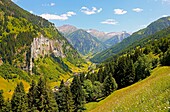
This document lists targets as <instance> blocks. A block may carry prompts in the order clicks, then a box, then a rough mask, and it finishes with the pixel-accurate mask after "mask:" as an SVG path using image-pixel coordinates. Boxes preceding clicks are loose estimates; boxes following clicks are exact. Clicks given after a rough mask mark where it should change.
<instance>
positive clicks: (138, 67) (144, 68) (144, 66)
mask: <svg viewBox="0 0 170 112" xmlns="http://www.w3.org/2000/svg"><path fill="white" fill-rule="evenodd" d="M151 68H152V62H151V60H150V58H149V57H148V56H146V55H143V56H140V57H139V58H138V60H137V61H136V62H135V74H136V76H135V81H139V80H142V79H144V78H146V77H147V76H149V75H150V71H151Z"/></svg>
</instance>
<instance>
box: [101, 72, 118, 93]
mask: <svg viewBox="0 0 170 112" xmlns="http://www.w3.org/2000/svg"><path fill="white" fill-rule="evenodd" d="M116 89H117V83H116V81H115V79H114V78H113V77H112V74H109V76H107V77H106V78H105V80H104V83H103V94H104V95H105V96H108V95H110V94H111V93H112V92H113V91H114V90H116Z"/></svg>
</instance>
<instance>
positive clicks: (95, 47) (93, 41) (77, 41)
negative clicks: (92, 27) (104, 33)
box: [67, 29, 106, 55]
mask: <svg viewBox="0 0 170 112" xmlns="http://www.w3.org/2000/svg"><path fill="white" fill-rule="evenodd" d="M67 39H68V40H69V42H70V43H71V44H72V45H73V47H74V48H75V49H77V51H79V52H80V53H81V54H83V55H86V54H89V53H91V52H92V53H96V52H99V51H102V50H104V49H106V46H105V45H104V44H103V43H102V42H100V41H99V40H98V39H97V38H96V37H94V36H92V35H91V34H90V33H88V32H86V31H84V30H82V29H79V30H77V31H75V32H73V33H71V34H69V35H68V36H67Z"/></svg>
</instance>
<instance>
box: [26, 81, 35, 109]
mask: <svg viewBox="0 0 170 112" xmlns="http://www.w3.org/2000/svg"><path fill="white" fill-rule="evenodd" d="M36 92H37V86H36V83H35V81H32V83H31V87H30V89H29V92H28V94H27V97H28V108H29V111H31V112H32V111H35V110H36V109H37V108H36V104H35V103H36V94H37V93H36Z"/></svg>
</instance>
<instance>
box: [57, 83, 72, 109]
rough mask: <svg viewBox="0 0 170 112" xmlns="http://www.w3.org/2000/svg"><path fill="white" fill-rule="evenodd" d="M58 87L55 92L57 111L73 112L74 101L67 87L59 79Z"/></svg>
mask: <svg viewBox="0 0 170 112" xmlns="http://www.w3.org/2000/svg"><path fill="white" fill-rule="evenodd" d="M59 88H60V89H59V92H58V93H57V103H58V107H59V112H73V111H74V101H73V98H72V94H71V92H70V89H69V87H68V86H65V85H64V81H61V83H60V87H59Z"/></svg>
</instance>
